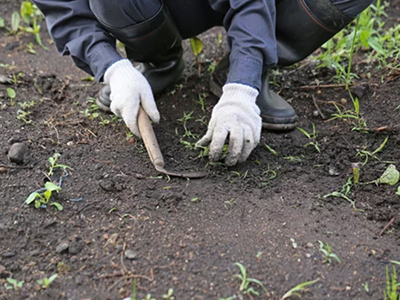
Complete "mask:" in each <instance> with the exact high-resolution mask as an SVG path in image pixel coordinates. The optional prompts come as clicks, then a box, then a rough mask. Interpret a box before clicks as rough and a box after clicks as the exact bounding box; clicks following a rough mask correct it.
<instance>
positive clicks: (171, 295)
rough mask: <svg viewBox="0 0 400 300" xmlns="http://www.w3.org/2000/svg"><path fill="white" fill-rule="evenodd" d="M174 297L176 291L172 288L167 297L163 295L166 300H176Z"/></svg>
mask: <svg viewBox="0 0 400 300" xmlns="http://www.w3.org/2000/svg"><path fill="white" fill-rule="evenodd" d="M173 295H174V289H172V288H170V289H168V292H167V293H166V294H165V295H163V296H162V297H163V298H164V299H165V300H174V299H175V297H174V296H173Z"/></svg>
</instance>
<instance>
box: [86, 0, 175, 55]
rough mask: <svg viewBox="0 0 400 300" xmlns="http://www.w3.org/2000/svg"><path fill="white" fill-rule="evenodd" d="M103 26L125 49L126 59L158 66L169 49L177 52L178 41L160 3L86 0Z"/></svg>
mask: <svg viewBox="0 0 400 300" xmlns="http://www.w3.org/2000/svg"><path fill="white" fill-rule="evenodd" d="M89 3H90V8H91V10H92V12H93V14H94V15H95V17H96V18H97V20H98V21H99V22H100V23H101V24H102V25H103V27H104V28H105V29H106V30H107V31H108V32H110V33H111V34H112V35H113V36H114V37H115V38H116V39H118V40H119V41H121V42H122V43H123V44H124V45H125V48H126V53H127V55H128V58H130V59H132V60H135V61H138V62H151V63H160V62H162V61H164V60H165V59H167V57H166V55H167V54H169V52H170V50H171V48H174V47H178V48H179V49H180V47H181V46H180V43H181V37H180V35H179V32H178V30H177V29H176V27H175V24H174V22H173V20H172V18H171V17H170V15H169V12H168V10H167V8H166V7H165V5H163V4H162V1H161V0H146V1H137V0H123V1H118V4H115V2H113V1H109V0H89Z"/></svg>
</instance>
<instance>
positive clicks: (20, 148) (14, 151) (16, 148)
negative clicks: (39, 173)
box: [8, 143, 28, 164]
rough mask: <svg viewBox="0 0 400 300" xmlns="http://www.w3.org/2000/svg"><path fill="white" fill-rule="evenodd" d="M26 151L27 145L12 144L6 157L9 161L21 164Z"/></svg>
mask: <svg viewBox="0 0 400 300" xmlns="http://www.w3.org/2000/svg"><path fill="white" fill-rule="evenodd" d="M27 152H28V146H27V145H25V144H24V143H15V144H12V145H11V147H10V150H9V151H8V158H9V159H10V161H11V162H15V163H17V164H23V163H24V158H25V155H26V153H27Z"/></svg>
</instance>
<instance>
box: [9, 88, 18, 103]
mask: <svg viewBox="0 0 400 300" xmlns="http://www.w3.org/2000/svg"><path fill="white" fill-rule="evenodd" d="M7 96H8V98H10V100H11V101H10V104H11V106H14V105H15V97H16V96H17V94H16V93H15V90H14V89H12V88H7Z"/></svg>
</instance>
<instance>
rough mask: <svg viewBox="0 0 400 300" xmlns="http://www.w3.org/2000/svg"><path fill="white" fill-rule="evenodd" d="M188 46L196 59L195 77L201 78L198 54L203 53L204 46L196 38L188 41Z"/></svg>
mask: <svg viewBox="0 0 400 300" xmlns="http://www.w3.org/2000/svg"><path fill="white" fill-rule="evenodd" d="M190 46H191V47H192V51H193V55H194V57H195V58H196V65H197V75H198V76H199V77H200V76H201V64H200V53H201V52H202V51H203V47H204V44H203V42H202V40H200V39H199V38H198V37H193V38H191V39H190Z"/></svg>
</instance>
